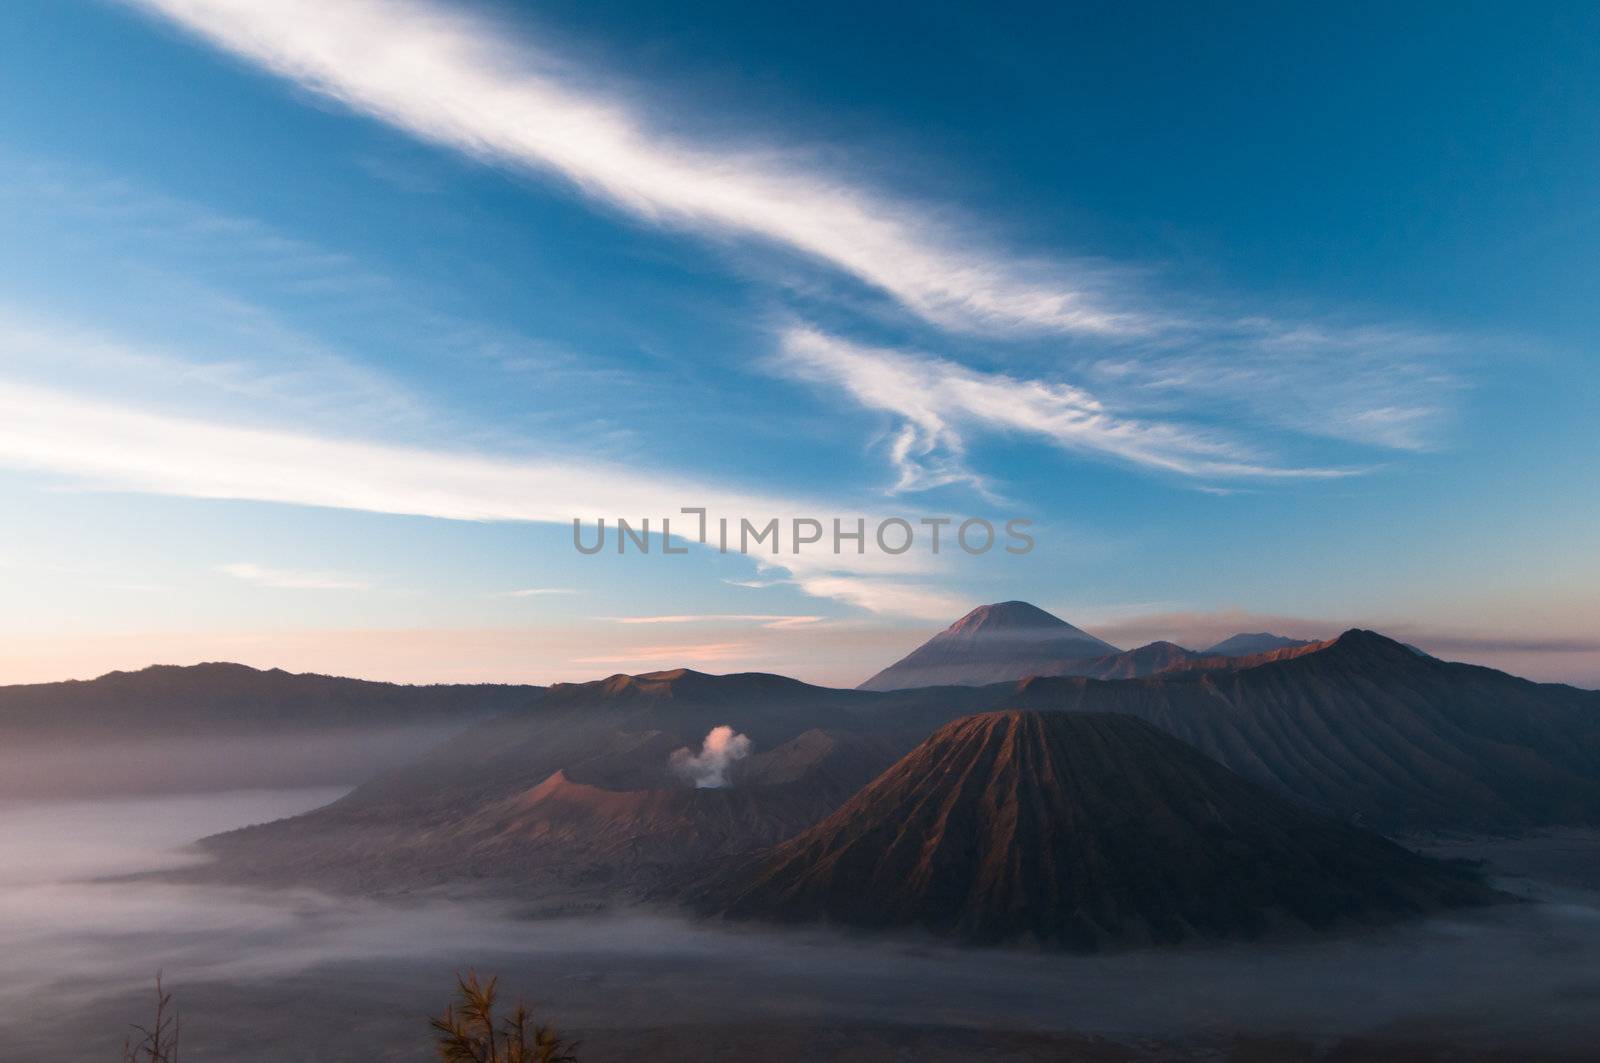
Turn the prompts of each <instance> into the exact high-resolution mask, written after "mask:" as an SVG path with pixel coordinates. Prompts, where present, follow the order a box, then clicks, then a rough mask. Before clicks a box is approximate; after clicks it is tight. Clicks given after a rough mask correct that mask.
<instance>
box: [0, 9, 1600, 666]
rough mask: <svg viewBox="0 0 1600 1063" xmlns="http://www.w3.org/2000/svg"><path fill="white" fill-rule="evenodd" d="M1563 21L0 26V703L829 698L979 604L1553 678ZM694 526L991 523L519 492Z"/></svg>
mask: <svg viewBox="0 0 1600 1063" xmlns="http://www.w3.org/2000/svg"><path fill="white" fill-rule="evenodd" d="M1597 22H1600V14H1597V13H1596V12H1595V11H1594V10H1593V9H1592V8H1588V7H1587V6H1582V5H1561V6H1558V5H1529V6H1526V7H1525V8H1523V9H1511V8H1508V7H1506V6H1505V5H1461V4H1450V5H1425V4H1418V5H1407V6H1406V7H1405V8H1404V9H1403V10H1396V9H1395V8H1394V7H1393V6H1392V5H1348V6H1341V7H1340V8H1338V9H1337V10H1326V11H1317V10H1311V9H1298V10H1289V9H1285V8H1283V7H1282V6H1280V5H1260V6H1253V5H1236V6H1230V7H1229V8H1227V9H1226V10H1217V9H1203V8H1199V7H1195V6H1192V5H1177V4H1161V5H1146V6H1143V7H1136V8H1130V7H1128V6H1126V5H1076V6H1059V5H1051V6H1040V7H1037V8H1028V7H1023V6H1019V7H1014V8H1011V9H1009V10H1008V11H1006V12H1002V13H999V14H997V13H995V12H994V11H992V10H989V9H987V8H983V7H980V6H978V5H941V4H930V5H919V6H918V7H917V8H916V9H915V10H908V9H906V8H904V7H903V6H898V5H894V6H891V5H883V6H882V7H880V8H876V9H874V8H871V7H866V8H864V7H863V5H859V4H852V5H831V6H830V5H808V6H806V7H805V8H804V9H800V8H796V9H794V10H792V11H777V10H770V9H766V8H760V7H753V6H751V5H734V4H674V5H661V6H658V7H650V8H641V7H638V6H634V5H626V4H613V3H585V4H572V3H556V4H547V5H546V4H541V5H529V4H498V5H496V4H462V3H454V2H451V3H446V2H443V0H436V2H405V3H371V2H367V0H352V2H350V3H342V4H339V5H326V4H317V3H311V2H310V0H275V2H271V3H269V2H267V0H130V2H127V3H111V2H106V3H92V2H91V3H82V4H77V3H73V4H62V3H55V2H47V0H15V2H13V3H9V4H6V5H4V6H3V7H0V205H3V206H0V506H3V512H4V513H5V514H6V517H5V521H4V525H3V530H0V634H3V635H4V636H5V638H4V644H5V647H6V648H5V649H3V650H0V681H4V680H11V681H23V680H34V679H46V678H55V677H61V676H67V675H78V676H84V675H93V674H97V673H98V672H100V671H104V670H106V669H107V668H111V667H137V666H139V665H141V664H144V663H149V662H150V661H152V660H164V661H176V662H187V661H192V660H202V659H213V658H217V657H227V658H232V659H240V660H246V661H248V662H249V663H253V664H281V665H283V666H285V667H291V668H296V669H302V668H306V669H310V668H314V669H317V670H324V671H338V672H345V673H350V674H362V675H375V676H382V677H392V678H402V679H412V680H421V679H462V678H482V679H517V680H531V681H548V680H553V679H577V678H586V677H588V676H591V675H596V674H605V673H608V672H612V671H619V670H634V671H637V670H643V669H646V668H650V667H663V666H670V665H673V664H680V663H687V664H692V665H695V666H697V667H702V668H706V669H708V670H714V671H728V670H734V669H738V668H747V667H750V668H770V669H774V670H781V671H786V672H789V673H791V674H797V675H801V676H803V677H806V678H812V679H819V680H825V681H831V682H854V681H857V680H859V679H860V678H861V677H863V676H864V675H866V674H869V673H870V672H872V671H874V670H876V668H877V667H880V666H881V665H882V663H883V662H884V661H885V660H887V659H890V658H892V657H894V656H896V655H897V654H898V653H900V652H903V651H904V650H905V649H907V648H909V647H910V646H911V645H913V644H915V642H917V641H919V640H920V639H921V638H922V637H924V636H925V635H926V634H927V633H929V632H930V631H931V630H933V629H935V628H937V627H938V626H940V625H941V623H942V622H945V621H948V620H949V619H953V618H954V616H956V615H959V613H960V612H962V611H964V610H965V609H966V608H967V607H969V606H971V605H973V604H977V603H980V602H983V601H991V600H997V599H1003V598H1011V597H1023V598H1027V599H1029V600H1032V601H1035V602H1037V603H1039V604H1040V605H1043V606H1045V607H1047V608H1050V609H1052V610H1053V611H1055V612H1057V613H1059V614H1060V615H1063V616H1065V617H1067V618H1068V619H1071V620H1074V621H1075V622H1078V623H1080V624H1081V625H1083V626H1086V627H1090V628H1092V629H1093V630H1095V631H1096V632H1097V633H1099V634H1102V635H1103V636H1105V637H1107V638H1110V639H1112V640H1113V641H1117V642H1119V643H1122V644H1130V645H1131V644H1135V643H1137V642H1140V641H1145V640H1147V639H1149V638H1155V637H1170V638H1175V639H1177V640H1178V641H1183V642H1186V643H1189V644H1199V643H1201V642H1204V641H1206V640H1207V639H1210V638H1214V637H1220V636H1221V635H1225V634H1228V633H1229V632H1231V631H1232V630H1236V629H1238V628H1241V627H1245V628H1252V629H1254V628H1258V627H1273V628H1276V629H1279V630H1284V631H1286V632H1287V633H1290V634H1303V635H1321V634H1331V633H1333V632H1335V631H1337V630H1339V629H1340V628H1342V627H1344V626H1349V625H1350V624H1355V623H1360V624H1365V625H1369V626H1377V627H1380V628H1382V629H1385V630H1389V631H1392V632H1395V633H1396V634H1400V635H1402V636H1404V637H1407V638H1410V639H1412V640H1413V641H1416V642H1418V643H1419V644H1421V645H1424V646H1425V647H1428V648H1430V649H1434V650H1436V651H1437V652H1440V653H1441V654H1443V655H1447V656H1456V657H1465V658H1469V659H1475V660H1484V661H1487V662H1490V663H1495V664H1498V665H1500V666H1503V667H1508V668H1512V669H1514V670H1517V671H1519V672H1522V673H1524V674H1529V675H1534V676H1537V677H1540V678H1553V679H1563V680H1568V681H1576V682H1583V683H1587V684H1591V685H1594V684H1600V622H1597V621H1600V606H1597V605H1596V602H1597V601H1600V594H1597V593H1596V591H1597V590H1600V562H1597V561H1596V551H1595V549H1594V545H1595V539H1596V532H1595V529H1596V525H1597V517H1600V497H1597V496H1600V486H1597V482H1596V473H1595V469H1596V468H1597V467H1600V462H1597V459H1600V431H1597V429H1596V428H1595V425H1596V423H1597V419H1596V414H1597V410H1596V406H1597V401H1596V396H1597V395H1600V386H1597V385H1600V364H1597V360H1596V358H1595V356H1594V354H1593V352H1592V339H1591V337H1592V335H1593V333H1594V326H1595V324H1596V317H1597V316H1600V312H1597V311H1596V309H1595V307H1596V305H1600V300H1596V298H1595V291H1594V288H1595V267H1594V248H1595V246H1596V243H1597V241H1596V237H1597V235H1600V234H1597V232H1596V230H1597V223H1600V196H1597V193H1596V192H1595V189H1596V187H1600V185H1597V178H1600V172H1597V171H1600V148H1597V147H1596V143H1597V139H1596V136H1595V133H1596V128H1595V127H1596V116H1597V114H1600V110H1597V104H1600V54H1596V53H1597V52H1600V43H1597V42H1600V34H1597V32H1596V31H1597V30H1600V25H1597V24H1596V23H1597ZM696 504H713V505H715V506H717V507H720V509H721V510H722V511H724V512H728V513H731V514H735V515H749V516H751V517H753V518H760V519H765V518H766V517H767V516H770V515H781V514H792V513H815V514H817V515H819V516H832V515H845V516H848V515H854V514H873V515H883V514H901V513H903V514H906V515H908V516H913V517H914V516H916V515H924V514H946V515H955V516H957V517H958V518H959V517H964V516H968V515H980V516H985V517H989V518H993V519H996V520H997V521H998V520H1003V519H1007V518H1011V517H1022V518H1026V519H1030V520H1033V521H1034V522H1035V525H1034V530H1035V534H1036V538H1037V542H1038V546H1037V548H1036V549H1035V550H1034V551H1033V552H1032V553H1031V554H1029V555H1027V556H1025V557H1007V556H994V555H986V556H984V557H981V558H969V557H966V556H964V555H960V554H955V555H951V554H949V553H946V554H944V555H941V556H940V557H937V558H934V557H930V556H927V555H925V554H923V553H922V552H921V551H917V552H914V553H912V554H909V555H906V556H904V557H901V558H885V557H882V556H875V557H866V558H861V559H852V558H850V557H845V558H843V559H835V558H826V557H814V558H806V559H804V560H798V561H796V560H791V562H790V563H788V564H785V565H774V564H773V563H771V562H769V563H767V564H765V565H758V564H757V563H755V562H754V561H753V560H751V559H750V558H745V557H738V556H733V555H730V556H721V555H718V554H716V553H715V552H711V551H706V550H701V549H695V550H692V551H691V553H690V554H689V555H686V556H683V557H671V558H665V557H661V556H651V557H647V558H642V557H616V556H610V555H607V556H601V557H594V558H587V557H582V556H579V555H578V554H577V553H576V552H575V551H574V550H573V549H572V546H571V538H570V528H568V527H566V526H564V524H563V522H564V521H567V520H570V517H571V516H572V515H573V514H574V513H583V514H584V515H586V516H590V517H597V516H612V517H614V516H616V515H625V516H629V517H643V516H658V515H659V514H661V513H662V512H672V511H675V509H676V507H677V506H679V505H696ZM532 592H537V593H532Z"/></svg>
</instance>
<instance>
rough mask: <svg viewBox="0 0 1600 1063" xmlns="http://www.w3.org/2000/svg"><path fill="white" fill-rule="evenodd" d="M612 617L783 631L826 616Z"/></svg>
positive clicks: (627, 620) (621, 621)
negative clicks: (751, 626)
mask: <svg viewBox="0 0 1600 1063" xmlns="http://www.w3.org/2000/svg"><path fill="white" fill-rule="evenodd" d="M610 619H611V620H613V621H615V622H616V623H618V624H717V623H727V624H759V625H760V626H761V627H764V628H767V629H769V630H772V631H782V630H784V629H785V628H792V627H804V626H805V625H807V624H817V623H821V622H822V620H824V619H825V618H824V617H820V616H790V615H784V614H775V613H678V614H674V615H669V616H614V617H611V618H610Z"/></svg>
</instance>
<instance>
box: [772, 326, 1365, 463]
mask: <svg viewBox="0 0 1600 1063" xmlns="http://www.w3.org/2000/svg"><path fill="white" fill-rule="evenodd" d="M776 367H777V368H778V369H779V370H780V371H781V372H783V373H786V374H788V375H790V376H794V377H797V378H800V379H804V380H810V381H814V382H817V383H822V384H826V385H829V386H832V387H836V388H839V389H841V390H843V391H844V392H845V393H846V394H848V395H849V396H850V397H851V398H852V399H854V400H855V401H856V402H857V403H859V404H860V405H862V406H864V407H866V408H868V409H872V410H880V411H883V412H886V413H890V414H894V415H895V416H897V417H899V418H900V419H901V427H900V428H899V430H898V431H897V433H896V434H895V436H894V439H893V442H892V444H891V446H890V460H891V461H892V462H893V464H894V466H895V469H896V470H897V472H898V475H899V480H898V482H897V483H896V485H895V487H896V489H897V490H901V491H915V490H922V489H926V488H931V487H938V486H941V485H943V484H948V483H955V482H962V481H966V482H971V483H973V484H974V485H976V486H978V487H980V488H981V487H982V486H983V483H982V481H981V479H979V478H978V477H977V476H976V475H975V474H973V473H972V472H970V471H968V469H967V468H966V465H965V461H964V457H965V453H966V445H965V435H964V433H965V432H966V431H968V430H970V429H974V428H977V429H987V430H989V431H998V432H1011V433H1018V434H1023V435H1031V436H1035V437H1039V438H1042V439H1045V440H1047V441H1049V442H1051V443H1054V444H1055V445H1057V446H1060V447H1062V448H1064V449H1067V450H1071V451H1074V452H1077V453H1083V454H1090V455H1095V456H1100V457H1111V458H1115V459H1119V460H1122V461H1125V462H1129V463H1131V464H1134V465H1138V466H1143V467H1145V468H1151V469H1159V470H1162V471H1165V472H1172V473H1178V474H1181V475H1184V476H1195V477H1268V478H1296V477H1301V478H1328V477H1337V476H1344V475H1349V471H1348V470H1341V469H1322V468H1284V467H1280V466H1276V465H1272V464H1269V463H1266V462H1264V461H1262V460H1261V459H1260V458H1259V457H1258V456H1256V455H1255V454H1254V453H1252V452H1251V451H1250V450H1249V449H1248V448H1247V447H1245V446H1243V445H1242V444H1239V443H1237V442H1234V441H1232V440H1229V439H1225V438H1222V437H1220V436H1217V435H1215V434H1212V433H1206V432H1201V431H1199V430H1193V429H1189V428H1185V427H1183V426H1181V425H1177V424H1172V423H1165V422H1152V421H1143V420H1139V419H1136V418H1129V417H1122V416H1119V415H1118V414H1116V413H1114V412H1112V411H1111V410H1109V409H1107V408H1106V407H1105V405H1104V404H1103V403H1102V402H1101V401H1100V400H1099V399H1098V398H1097V397H1096V396H1095V395H1093V394H1091V393H1090V392H1088V391H1085V390H1084V389H1082V388H1078V387H1073V386H1072V385H1070V384H1064V383H1056V382H1050V381H1042V380H1027V379H1019V378H1017V377H1012V376H1008V375H1005V374H1001V373H981V372H978V371H976V370H972V369H969V368H967V367H965V366H962V365H958V364H957V363H955V362H949V361H944V360H942V359H938V358H931V357H926V356H922V355H917V354H909V353H906V352H904V351H896V350H886V349H883V348H876V347H865V346H861V345H858V344H854V343H851V342H849V341H847V340H843V339H839V338H837V337H834V336H829V335H826V334H824V333H821V332H817V331H815V330H811V329H805V328H794V329H790V330H789V331H787V332H786V333H785V334H784V335H783V338H782V342H781V345H780V352H779V355H778V359H777V362H776Z"/></svg>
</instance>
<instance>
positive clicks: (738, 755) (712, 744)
mask: <svg viewBox="0 0 1600 1063" xmlns="http://www.w3.org/2000/svg"><path fill="white" fill-rule="evenodd" d="M750 749H751V743H750V739H749V738H748V737H746V736H745V735H742V734H740V733H739V732H737V731H735V730H734V729H733V728H732V727H729V726H728V725H726V724H723V725H722V726H721V727H713V728H712V729H711V730H710V731H707V732H706V737H705V741H704V742H702V743H701V744H700V752H698V753H691V752H689V747H688V746H685V747H683V748H682V749H679V750H676V751H675V752H674V753H673V754H672V756H671V757H669V758H668V759H667V763H668V764H670V765H671V766H672V770H673V772H675V773H676V774H677V775H678V776H679V777H680V778H682V779H683V780H684V781H685V782H691V783H693V784H694V785H695V788H696V789H698V790H707V789H716V788H718V787H721V786H726V785H728V772H729V771H730V770H731V769H732V768H733V766H734V764H736V763H738V762H739V761H741V760H743V759H744V758H745V757H748V756H749V755H750Z"/></svg>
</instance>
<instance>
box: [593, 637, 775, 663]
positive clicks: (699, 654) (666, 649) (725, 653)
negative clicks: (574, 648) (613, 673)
mask: <svg viewBox="0 0 1600 1063" xmlns="http://www.w3.org/2000/svg"><path fill="white" fill-rule="evenodd" d="M749 650H750V645H749V644H748V643H744V642H676V643H672V644H671V645H666V646H640V647H638V648H636V649H633V650H630V651H628V652H627V653H619V654H614V655H610V656H597V657H574V658H572V662H571V663H573V664H628V665H640V664H662V665H668V666H671V665H675V664H681V663H683V662H684V661H689V662H691V663H694V664H702V663H705V662H708V661H729V660H736V659H738V658H740V657H742V656H744V655H745V654H746V653H748V652H749Z"/></svg>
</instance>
